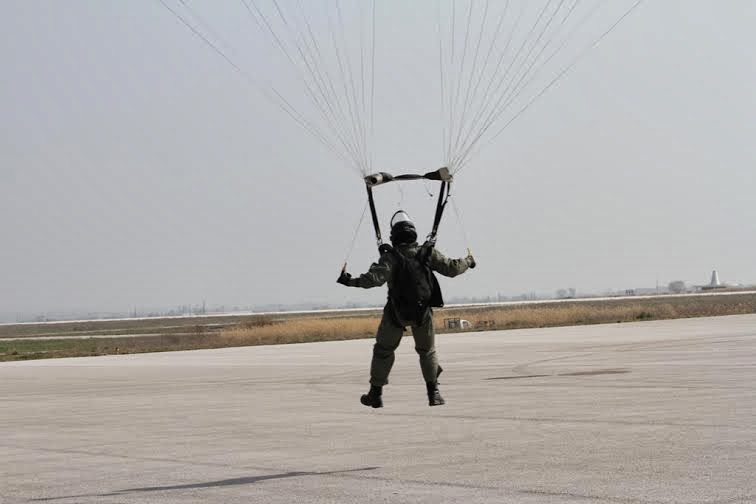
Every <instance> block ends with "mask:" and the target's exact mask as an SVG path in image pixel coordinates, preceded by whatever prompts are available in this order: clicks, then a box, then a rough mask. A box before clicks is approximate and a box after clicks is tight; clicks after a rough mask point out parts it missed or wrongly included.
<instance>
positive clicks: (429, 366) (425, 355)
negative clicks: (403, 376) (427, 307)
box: [412, 312, 439, 383]
mask: <svg viewBox="0 0 756 504" xmlns="http://www.w3.org/2000/svg"><path fill="white" fill-rule="evenodd" d="M412 336H413V337H414V338H415V351H416V352H417V355H418V357H419V358H420V369H421V370H422V372H423V378H424V379H425V382H426V383H436V379H437V377H438V373H439V365H438V356H437V355H436V344H435V339H436V335H435V331H434V329H433V313H432V312H428V315H427V316H426V317H425V319H424V320H423V323H422V324H420V325H416V326H412Z"/></svg>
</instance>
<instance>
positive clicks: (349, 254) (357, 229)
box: [344, 201, 368, 264]
mask: <svg viewBox="0 0 756 504" xmlns="http://www.w3.org/2000/svg"><path fill="white" fill-rule="evenodd" d="M367 209H368V202H367V201H366V202H365V204H364V205H363V206H362V215H360V220H359V222H358V223H357V227H355V228H354V233H353V234H352V243H351V245H349V249H348V250H347V254H346V257H345V258H344V264H346V263H348V262H349V259H350V258H351V257H352V252H354V245H355V244H356V243H357V236H358V235H359V233H360V229H362V223H363V222H364V221H365V214H366V213H367Z"/></svg>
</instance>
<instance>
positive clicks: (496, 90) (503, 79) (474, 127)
mask: <svg viewBox="0 0 756 504" xmlns="http://www.w3.org/2000/svg"><path fill="white" fill-rule="evenodd" d="M562 1H564V0H562ZM552 2H553V0H548V1H547V2H546V3H545V4H544V6H543V8H542V9H541V10H540V12H539V14H538V17H537V18H536V20H535V22H534V23H533V26H531V28H530V30H529V31H528V34H527V35H526V36H525V37H524V38H523V40H522V43H521V44H520V46H519V48H518V49H517V51H516V53H515V55H514V56H513V57H512V59H511V60H510V62H509V64H508V65H507V68H506V70H505V71H504V74H503V75H502V76H501V78H500V79H498V82H497V84H496V86H495V88H494V93H493V97H496V96H497V95H499V92H500V91H501V89H502V86H504V83H505V82H507V80H508V78H509V76H510V71H511V70H512V68H513V67H515V64H516V63H517V62H518V61H519V58H520V55H521V54H522V51H523V49H525V47H526V45H527V44H528V41H529V39H530V37H531V36H532V35H533V33H534V32H535V30H536V28H537V27H538V25H539V24H540V22H541V19H542V18H543V16H544V14H545V13H546V12H547V11H548V8H549V6H550V5H551V4H552ZM523 9H524V6H523ZM512 33H513V34H514V30H513V32H512ZM493 79H494V80H497V79H496V76H493ZM505 92H506V90H505ZM493 97H492V98H493ZM500 101H501V96H499V99H498V100H496V104H495V105H494V106H493V110H489V103H488V102H487V101H484V105H483V107H482V108H481V109H480V113H479V114H476V119H475V120H474V121H473V123H472V125H471V128H470V131H473V130H479V129H482V127H481V126H480V124H479V123H480V120H481V119H482V117H483V116H485V119H484V120H483V125H485V124H486V123H487V122H488V121H489V119H490V117H491V115H492V114H493V112H494V110H495V109H496V108H497V107H498V106H499V103H500ZM486 111H488V113H486ZM483 127H485V126H483ZM467 141H468V138H465V142H463V145H466V144H467ZM458 157H459V155H458V153H455V159H452V164H455V161H456V163H458V162H459V160H458V159H457V158H458ZM455 169H456V170H459V167H458V166H456V164H455Z"/></svg>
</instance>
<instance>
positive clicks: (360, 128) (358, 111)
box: [336, 0, 370, 173]
mask: <svg viewBox="0 0 756 504" xmlns="http://www.w3.org/2000/svg"><path fill="white" fill-rule="evenodd" d="M336 12H337V14H338V20H339V28H340V30H339V31H340V34H341V44H342V46H343V47H345V48H347V47H348V45H347V43H346V36H345V34H344V19H343V15H342V12H341V2H340V0H336ZM361 32H362V25H361V24H360V33H361ZM361 55H362V53H360V56H361ZM345 57H346V61H347V65H346V68H347V74H348V76H349V83H350V85H351V90H352V95H351V96H352V102H353V105H354V113H355V116H356V117H357V123H356V124H355V126H356V128H355V129H356V133H357V134H358V142H359V141H360V140H361V153H362V156H363V165H362V168H363V173H369V171H368V170H369V169H370V163H369V161H368V149H367V134H366V132H365V118H364V107H362V108H360V106H359V104H358V99H357V86H356V84H355V79H354V73H353V72H352V64H351V58H350V57H349V53H348V52H347V53H346V54H345ZM361 70H362V67H361Z"/></svg>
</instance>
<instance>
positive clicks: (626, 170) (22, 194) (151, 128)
mask: <svg viewBox="0 0 756 504" xmlns="http://www.w3.org/2000/svg"><path fill="white" fill-rule="evenodd" d="M292 2H293V0H292V1H289V0H286V1H284V2H283V3H284V4H287V5H296V3H292ZM166 3H167V4H169V5H171V6H180V3H179V2H175V1H168V0H166ZM263 3H264V2H263ZM343 3H344V5H345V6H350V5H354V4H353V3H351V2H343ZM495 3H496V2H494V4H495ZM631 3H632V2H631ZM2 4H3V15H2V16H0V61H2V62H3V70H2V74H0V224H1V225H2V227H1V229H2V242H1V243H0V316H3V314H4V316H5V317H6V318H9V317H11V318H12V317H15V314H16V313H18V312H22V313H34V312H43V311H58V312H59V311H68V310H91V311H97V310H101V311H107V310H115V311H126V310H131V309H133V308H134V307H136V308H137V309H139V310H143V309H148V308H152V307H170V306H175V305H178V304H184V303H187V304H188V303H192V304H195V303H201V302H202V300H203V299H204V300H206V301H207V303H208V304H210V305H220V304H225V305H228V306H232V305H250V304H266V303H300V302H307V301H322V302H330V303H343V302H347V301H350V300H354V301H375V302H380V301H381V300H382V299H383V298H384V297H385V290H384V289H374V290H372V291H369V292H364V291H360V290H357V289H347V288H344V287H342V286H340V285H337V284H336V283H335V279H336V277H337V275H338V272H339V269H340V268H341V264H342V263H343V261H344V258H345V256H346V254H347V252H348V249H349V247H350V243H351V241H352V236H353V233H354V229H355V226H356V224H357V222H358V220H359V217H360V214H361V212H362V209H363V206H364V201H365V190H364V184H363V183H362V181H361V180H360V177H359V175H358V174H357V172H356V171H354V170H351V169H350V168H349V167H348V166H345V165H344V163H343V162H341V161H340V160H339V158H337V157H336V156H334V155H333V154H332V153H331V152H330V151H329V150H327V149H325V148H324V147H323V146H322V145H321V144H319V143H318V142H317V141H315V140H313V139H312V137H310V136H308V135H307V134H306V133H305V132H304V131H303V130H302V129H301V128H300V127H299V126H297V125H296V124H295V123H294V122H293V121H292V120H291V119H290V118H289V117H287V116H286V115H285V114H284V113H282V111H281V110H280V109H279V108H277V107H276V106H275V105H273V104H272V103H271V102H270V101H269V100H267V99H266V98H265V97H264V96H263V95H261V94H260V93H259V92H257V90H256V89H254V88H252V87H251V86H250V85H249V83H248V82H246V81H245V79H244V78H242V77H241V76H240V75H239V73H237V72H235V71H234V70H233V68H231V66H230V65H229V64H228V63H227V62H226V61H224V60H223V59H222V58H221V57H220V56H219V55H218V54H216V53H215V52H213V51H212V50H211V49H210V48H208V46H207V45H204V44H203V42H202V41H201V40H199V39H198V38H197V37H196V36H194V35H193V34H192V33H191V32H190V31H189V30H188V29H187V28H186V27H185V26H183V25H182V24H181V23H180V22H178V21H177V20H176V19H175V18H174V17H173V16H172V15H171V14H170V13H169V12H168V11H167V10H166V9H165V8H164V7H163V6H162V5H161V4H160V3H159V2H157V1H147V0H135V1H128V2H127V1H121V2H114V1H113V2H103V1H100V0H89V1H86V0H69V1H66V2H55V1H52V0H47V1H42V0H15V1H14V0H10V1H5V2H3V3H2ZM187 4H189V5H191V6H194V8H195V9H196V11H197V12H200V13H203V14H204V15H205V16H206V19H207V20H209V21H211V22H212V27H213V29H214V30H215V31H216V32H217V33H219V34H221V35H223V34H227V35H229V38H232V35H233V34H235V33H237V32H238V30H239V27H240V26H241V20H242V17H241V16H240V13H242V11H241V10H240V9H243V4H241V3H239V2H232V1H230V0H229V1H223V2H217V1H210V0H207V1H200V0H197V1H191V2H187ZM480 4H482V2H479V4H478V5H480ZM308 5H315V4H312V3H311V4H308ZM446 5H448V3H447V4H446ZM458 5H459V6H461V7H462V8H464V6H466V5H467V4H466V3H464V2H460V3H458ZM626 5H627V3H626ZM240 6H241V7H240ZM345 9H346V7H345ZM436 16H437V14H436V2H433V1H426V2H413V3H406V2H401V1H398V0H397V1H385V2H383V1H381V2H378V6H377V10H376V59H375V65H376V70H375V109H376V114H375V116H376V120H375V142H374V148H373V152H374V161H375V166H376V167H378V168H380V169H382V170H385V171H389V172H394V173H399V172H405V171H417V172H423V171H429V170H431V169H435V168H436V167H438V166H439V165H440V164H441V163H442V162H444V159H443V156H441V155H440V152H441V148H440V138H441V123H442V121H440V120H439V117H440V115H441V114H440V112H439V106H438V104H439V97H438V83H439V78H438V76H439V60H438V52H437V51H438V45H437V44H438V40H437V39H438V37H437V33H436V29H437V26H436V19H437V17H436ZM754 19H756V3H754V2H751V1H750V0H742V1H736V0H733V1H728V2H717V1H714V0H710V1H700V0H696V1H694V0H647V1H645V2H644V3H643V4H642V5H641V6H640V7H638V9H637V10H636V11H635V12H633V13H632V15H631V16H629V17H628V18H627V19H626V20H625V21H624V22H623V23H622V24H621V25H620V26H619V27H618V28H617V29H616V30H615V31H613V32H612V33H611V34H610V35H609V36H608V37H607V38H606V39H605V40H604V41H603V42H602V43H601V44H600V46H599V47H598V48H597V49H595V50H594V51H592V52H591V53H590V54H589V55H588V56H587V57H585V58H584V59H583V60H582V61H581V62H580V64H579V65H578V66H577V67H575V69H574V70H573V71H571V72H570V73H569V74H568V75H567V76H566V77H565V79H563V80H561V81H559V83H558V84H557V85H556V86H555V87H553V88H552V89H550V90H549V91H548V92H547V93H546V94H545V95H544V96H543V97H542V98H541V99H539V100H538V101H537V102H536V103H535V104H534V105H533V107H531V108H530V109H529V110H528V111H527V112H526V113H525V114H524V115H523V116H521V117H520V118H519V119H518V120H517V122H516V123H513V124H512V126H511V127H510V128H508V129H507V130H506V132H505V134H503V135H502V136H500V137H498V138H497V139H496V141H495V142H493V143H491V144H490V145H489V146H488V147H487V148H486V149H484V150H483V151H482V154H481V155H480V156H478V157H477V158H475V159H474V160H473V161H472V162H471V163H470V165H469V166H468V167H466V168H465V169H464V170H463V171H462V172H460V174H459V175H458V176H457V177H456V181H455V188H454V200H455V202H456V205H457V207H458V208H459V211H460V215H461V217H462V219H461V222H462V223H463V224H462V225H460V220H459V219H458V218H457V215H456V214H455V212H454V211H453V210H452V209H451V208H450V209H449V211H448V213H447V216H446V219H445V220H444V222H443V223H442V227H441V232H440V240H439V245H438V246H439V248H440V249H441V250H442V251H443V252H445V253H447V254H448V255H451V256H462V255H464V254H465V249H466V247H468V246H469V247H471V248H472V250H473V252H474V253H475V256H476V258H477V259H478V262H479V268H478V269H476V270H474V271H472V272H470V273H469V274H466V275H464V276H462V277H459V278H457V279H454V280H448V281H443V287H444V290H445V294H446V296H447V297H453V296H464V295H478V296H480V295H495V294H496V293H503V294H506V295H516V294H520V293H523V292H531V291H536V292H554V291H555V290H556V289H558V288H567V287H574V288H576V289H577V291H578V292H601V291H604V290H607V289H619V288H622V289H624V288H631V287H642V286H653V285H655V284H656V282H657V281H658V282H660V283H661V284H663V285H666V283H668V282H669V281H671V280H677V279H681V280H685V281H687V282H689V283H694V284H702V283H706V282H708V278H709V275H710V272H711V270H712V269H714V268H716V269H718V271H719V274H720V277H721V278H722V280H725V281H740V282H745V283H754V282H756V270H755V268H754V259H753V258H754V251H755V250H756V230H755V229H754V227H755V226H756V224H754V223H756V198H755V197H754V196H755V195H756V142H754V138H756V121H755V120H754V118H755V117H756V64H755V63H754V58H753V47H756V31H754V30H753V20H754ZM247 21H249V20H247ZM245 26H247V29H250V30H252V29H253V27H252V25H245ZM597 26H598V25H597ZM604 27H606V26H604ZM315 28H316V29H317V26H316V27H315ZM236 50H237V51H238V52H237V53H234V55H235V56H238V58H239V59H238V61H243V62H244V65H245V66H244V69H245V71H249V72H250V73H254V74H255V75H259V76H270V80H271V81H275V83H276V85H277V86H278V87H279V88H280V89H282V90H283V91H284V92H286V93H294V94H296V92H297V86H296V85H295V84H296V82H295V80H294V79H292V80H291V81H276V79H278V78H280V76H282V75H284V72H281V71H279V70H280V68H281V66H280V63H281V56H280V54H278V53H276V52H275V51H274V50H273V49H271V48H270V47H263V46H260V45H259V44H252V43H250V45H249V47H245V46H243V45H242V46H240V47H239V46H237V48H236ZM299 92H300V95H302V91H301V90H300V91H299ZM379 189H380V191H379ZM427 189H430V190H432V191H435V187H433V186H430V185H428V186H427V187H426V186H425V185H423V184H415V185H411V186H410V185H407V186H406V187H405V189H404V191H403V192H400V191H399V190H398V189H397V188H396V187H389V186H386V187H381V188H377V190H376V192H377V193H380V194H378V197H379V206H380V208H381V213H382V220H383V222H382V225H383V226H384V229H385V228H386V227H387V224H388V223H387V221H388V217H389V216H390V214H391V213H392V211H393V210H395V209H396V208H397V207H399V206H400V205H401V206H405V207H407V208H408V210H409V211H410V213H411V215H413V217H415V218H416V220H417V224H418V226H419V227H420V231H421V234H423V235H424V234H425V233H427V232H428V231H429V227H430V220H431V216H432V209H433V206H434V204H435V203H434V200H433V199H431V198H430V197H429V196H428V194H427V192H426V190H427ZM375 256H376V252H375V243H374V238H373V236H372V229H371V226H370V223H369V219H367V218H366V220H365V222H364V223H363V225H362V227H361V230H360V233H359V234H358V236H357V240H356V247H355V248H354V251H353V252H352V254H351V256H350V259H349V269H350V270H351V271H352V272H353V273H355V274H356V273H360V272H362V271H364V270H365V269H366V268H367V267H368V266H369V264H370V263H371V262H372V261H373V260H375Z"/></svg>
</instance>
